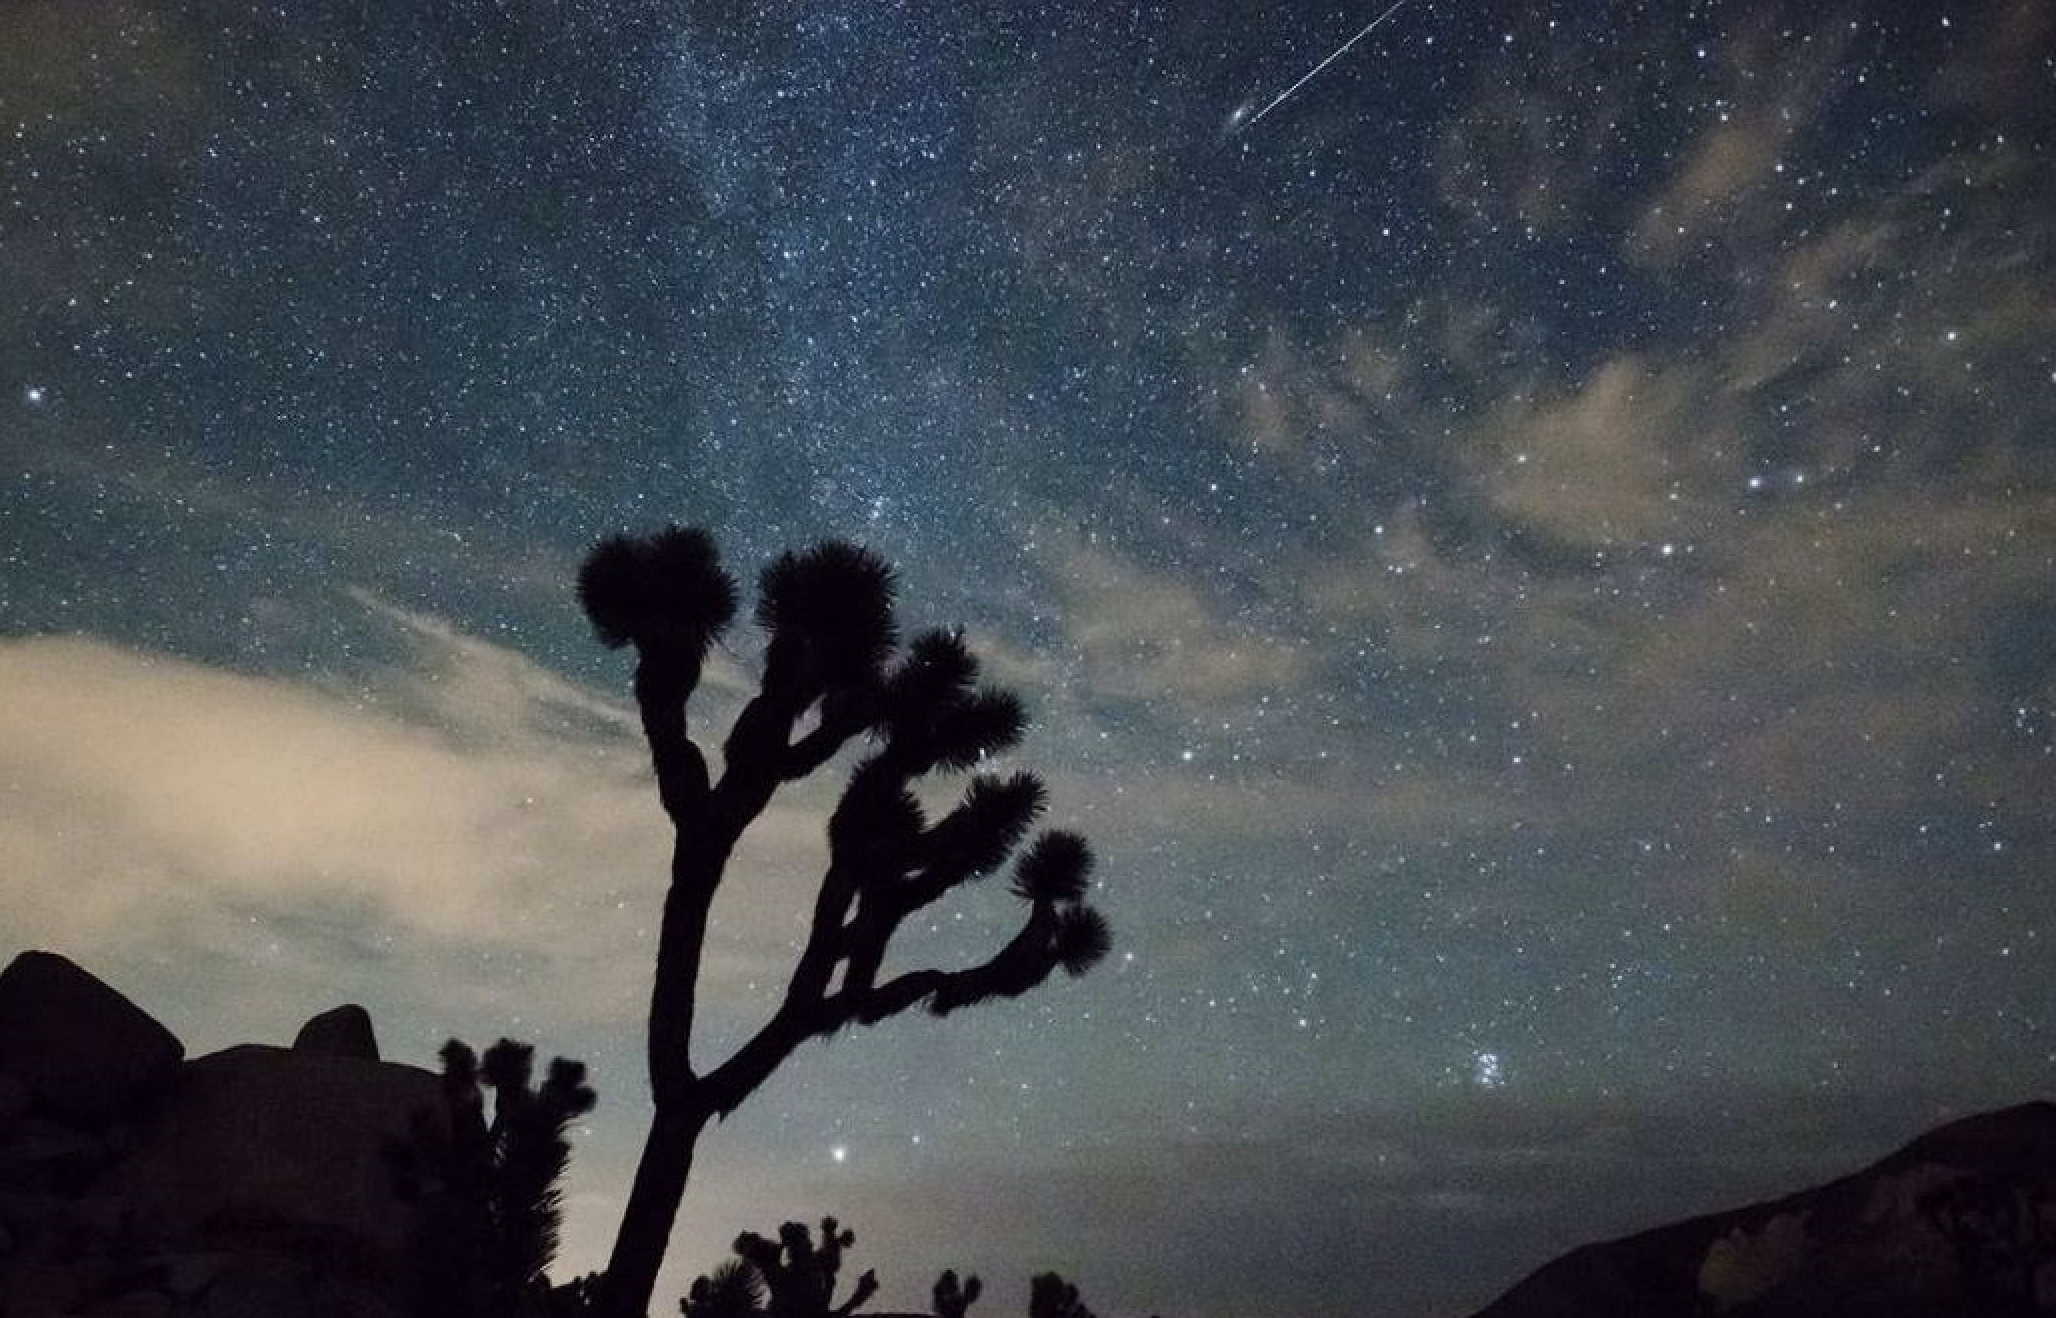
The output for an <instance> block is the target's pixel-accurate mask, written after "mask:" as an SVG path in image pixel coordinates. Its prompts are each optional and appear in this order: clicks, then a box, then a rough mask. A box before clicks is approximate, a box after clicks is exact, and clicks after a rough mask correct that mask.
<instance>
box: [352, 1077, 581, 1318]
mask: <svg viewBox="0 0 2056 1318" xmlns="http://www.w3.org/2000/svg"><path fill="white" fill-rule="evenodd" d="M442 1060H443V1096H444V1098H445V1100H446V1101H447V1103H448V1109H449V1110H448V1117H449V1120H448V1123H447V1125H446V1126H445V1125H443V1124H441V1123H438V1122H436V1121H434V1120H433V1119H431V1118H429V1116H428V1114H427V1113H422V1114H420V1115H419V1119H417V1121H416V1122H415V1124H414V1130H413V1136H412V1138H411V1139H410V1140H405V1141H400V1142H398V1143H396V1144H395V1145H394V1146H393V1147H391V1148H390V1149H388V1150H387V1153H388V1156H389V1158H390V1159H391V1163H392V1169H393V1172H394V1175H395V1177H396V1183H397V1188H398V1189H399V1191H400V1193H401V1195H402V1196H403V1197H405V1198H408V1199H411V1200H416V1201H421V1202H424V1203H425V1204H427V1206H428V1226H427V1229H426V1231H425V1233H424V1235H423V1237H422V1239H421V1241H420V1242H419V1243H420V1247H421V1251H422V1258H421V1259H420V1260H419V1262H420V1265H421V1268H420V1272H421V1276H420V1282H421V1286H422V1301H423V1306H422V1307H423V1308H424V1309H432V1310H433V1311H435V1312H437V1313H441V1314H446V1315H453V1316H460V1315H472V1314H477V1315H483V1314H495V1315H514V1314H530V1313H540V1312H542V1311H543V1309H544V1308H545V1307H546V1304H547V1300H546V1296H547V1293H548V1289H549V1283H548V1282H547V1280H545V1278H544V1276H543V1273H544V1271H545V1270H546V1269H547V1268H548V1267H549V1265H550V1261H551V1260H552V1259H553V1258H554V1257H555V1256H556V1253H557V1232H558V1228H559V1226H560V1224H561V1222H562V1218H563V1212H562V1192H561V1191H560V1189H559V1188H558V1184H557V1182H558V1179H559V1178H560V1177H562V1176H563V1174H564V1168H565V1166H566V1164H567V1163H568V1162H569V1161H570V1157H571V1144H570V1141H569V1140H568V1139H567V1138H566V1132H567V1129H568V1128H569V1127H570V1125H571V1123H572V1122H573V1121H576V1120H577V1119H578V1118H579V1117H581V1116H584V1115H585V1114H586V1113H588V1112H590V1111H592V1109H593V1102H594V1095H593V1091H592V1089H591V1087H589V1086H588V1085H587V1084H586V1083H585V1065H584V1064H583V1063H581V1062H573V1061H567V1060H565V1059H564V1058H562V1057H559V1058H555V1059H553V1060H552V1061H551V1062H550V1066H549V1070H548V1072H547V1073H546V1075H545V1077H544V1080H543V1082H542V1084H541V1085H540V1086H539V1087H538V1086H536V1085H535V1084H533V1083H532V1081H533V1074H534V1067H535V1049H533V1048H531V1047H529V1046H528V1045H527V1044H525V1043H517V1042H515V1041H514V1040H512V1039H502V1040H500V1041H499V1042H498V1043H496V1044H494V1045H493V1046H492V1047H490V1048H488V1049H486V1052H485V1060H484V1062H483V1064H481V1063H480V1061H479V1058H478V1055H477V1054H476V1053H474V1052H473V1051H472V1050H471V1048H470V1047H469V1046H468V1045H466V1044H464V1043H463V1042H461V1041H460V1040H457V1039H452V1040H450V1041H449V1042H448V1043H446V1044H444V1045H443V1048H442ZM486 1089H490V1090H492V1092H493V1111H492V1117H491V1120H490V1121H488V1120H487V1117H486V1113H485V1095H484V1090H486Z"/></svg>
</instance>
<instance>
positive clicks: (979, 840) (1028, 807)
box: [922, 773, 1048, 878]
mask: <svg viewBox="0 0 2056 1318" xmlns="http://www.w3.org/2000/svg"><path fill="white" fill-rule="evenodd" d="M1047 798H1048V793H1047V792H1046V791H1045V790H1044V788H1043V786H1042V780H1041V779H1039V778H1037V777H1036V776H1035V775H1034V774H1032V773H1016V774H1013V775H1011V776H1009V777H1006V778H998V777H994V776H993V775H991V774H979V775H978V776H977V777H976V778H973V779H972V780H971V785H970V787H969V788H967V789H966V790H965V792H964V799H963V801H962V802H961V803H960V804H959V805H958V806H957V808H956V809H954V810H952V811H950V813H949V814H947V815H945V816H943V817H942V818H941V819H940V820H938V821H936V824H935V826H934V827H933V828H931V829H929V830H928V833H927V835H926V837H925V838H924V839H923V856H922V859H923V860H924V861H925V863H926V865H927V867H928V868H929V869H931V870H936V871H940V872H943V873H947V874H949V875H950V876H951V877H952V878H955V877H965V878H970V877H976V876H978V875H982V874H990V873H991V872H992V871H993V870H995V869H998V868H999V866H1000V865H1001V864H1002V863H1003V862H1005V860H1006V858H1007V857H1008V856H1009V855H1011V854H1012V853H1013V850H1014V848H1015V847H1017V846H1019V845H1020V843H1021V839H1022V838H1024V837H1026V836H1027V835H1028V829H1029V826H1030V825H1032V824H1033V823H1034V822H1035V820H1036V818H1037V816H1039V815H1041V813H1042V810H1043V805H1044V802H1045V801H1046V800H1047Z"/></svg>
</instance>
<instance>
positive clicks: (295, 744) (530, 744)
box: [0, 600, 822, 1020]
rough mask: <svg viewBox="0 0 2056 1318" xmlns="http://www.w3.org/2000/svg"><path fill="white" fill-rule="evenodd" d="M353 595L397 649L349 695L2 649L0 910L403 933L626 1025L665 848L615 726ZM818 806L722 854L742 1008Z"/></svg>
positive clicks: (61, 933) (216, 929) (87, 654)
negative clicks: (729, 860) (505, 969)
mask: <svg viewBox="0 0 2056 1318" xmlns="http://www.w3.org/2000/svg"><path fill="white" fill-rule="evenodd" d="M363 602H365V603H366V604H368V605H369V606H370V607H372V608H373V610H374V611H375V612H378V613H381V614H383V615H384V616H385V617H386V618H387V619H388V620H389V621H392V622H395V623H397V624H399V625H402V626H404V627H405V628H407V629H408V630H409V631H410V633H411V634H412V636H413V638H414V641H415V646H414V649H413V652H412V658H411V660H410V661H409V662H408V663H407V664H404V665H402V666H399V667H396V668H394V669H391V670H388V671H385V672H382V673H373V674H368V675H367V676H366V678H365V680H364V681H363V682H362V683H360V684H358V685H357V686H356V688H355V689H354V692H353V693H351V694H341V693H338V692H336V691H333V690H322V689H316V688H313V687H309V686H305V685H301V684H298V683H295V682H291V681H287V680H283V679H279V678H266V677H253V676H248V675H243V674H236V673H229V672H225V671H221V670H219V669H214V668H210V667H206V666H202V665H199V664H194V663H191V662H188V661H185V660H181V659H177V658H173V657H170V656H166V655H162V654H152V653H147V652H142V651H137V650H133V649H127V648H123V647H118V646H114V645H111V644H108V643H105V642H101V641H97V640H92V639H88V638H36V639H27V640H14V641H8V642H5V643H0V686H4V687H5V688H6V689H7V691H8V692H9V697H10V698H9V699H8V701H7V702H5V708H4V710H0V791H4V793H5V797H6V800H7V802H8V808H7V810H6V811H5V812H4V813H0V857H4V858H5V866H6V882H5V883H4V884H0V923H4V924H5V926H6V927H7V928H8V929H9V930H10V931H11V932H12V933H13V935H14V936H15V937H16V938H19V939H22V940H24V941H25V942H30V943H36V944H42V945H47V946H52V947H56V948H59V949H64V948H80V949H94V950H95V951H97V952H100V953H101V954H106V953H107V952H108V951H110V950H118V954H119V955H122V956H137V957H147V956H148V955H149V954H150V952H151V950H152V949H153V948H154V947H158V946H171V945H173V943H174V942H178V943H180V944H181V945H186V946H193V945H197V946H205V947H209V948H213V949H215V951H216V952H217V953H218V954H221V955H225V956H232V957H246V958H249V959H252V960H264V959H266V958H267V957H273V956H284V957H287V958H288V959H290V958H292V957H294V956H304V957H319V956H321V955H323V953H322V951H321V948H320V946H318V944H319V943H320V942H321V941H322V940H324V939H327V940H342V941H344V942H347V943H348V944H349V945H350V948H349V950H350V951H351V952H352V953H353V954H369V955H373V956H377V955H378V954H379V953H380V950H381V949H391V948H395V947H400V948H406V949H408V951H409V953H410V955H412V956H413V957H414V958H415V964H413V965H410V966H407V967H402V968H396V971H395V973H396V974H400V975H404V976H408V977H416V978H418V977H422V976H426V975H427V974H428V973H429V969H430V968H431V967H432V966H433V964H434V963H436V962H437V961H439V960H443V959H464V960H467V961H475V962H480V963H487V964H490V963H494V962H497V963H499V964H501V965H503V966H511V967H514V968H516V970H517V971H518V981H519V982H518V983H512V982H510V983H502V984H500V985H499V986H498V988H497V990H490V989H489V990H486V991H487V992H492V991H499V992H506V993H512V994H518V995H519V996H520V997H521V998H523V999H526V1000H529V1001H531V1002H547V1003H549V1004H552V1007H553V1009H554V1010H557V1011H559V1012H561V1013H563V1014H564V1015H566V1016H568V1017H570V1018H572V1019H574V1020H577V1019H585V1020H604V1019H617V1018H622V1017H633V1016H634V1015H635V1014H636V1013H637V1011H638V1010H639V1000H640V996H641V993H642V988H641V985H642V984H643V982H644V976H646V975H647V973H648V967H647V964H646V958H645V957H643V956H639V955H624V954H623V953H624V949H634V948H643V949H649V948H650V947H651V946H652V941H651V940H652V930H653V928H654V923H655V920H656V915H657V911H658V909H659V905H660V902H661V891H662V884H663V881H664V875H665V873H666V866H667V847H668V841H669V831H668V825H667V824H666V823H665V821H664V819H663V817H662V813H661V811H660V810H659V809H658V807H657V804H656V801H655V797H654V792H653V790H652V788H651V786H650V784H649V780H648V773H647V769H646V766H645V760H644V752H643V750H642V746H641V741H640V734H639V733H637V732H635V731H634V728H633V715H632V714H631V713H630V712H629V711H628V710H626V709H624V708H621V707H619V706H616V705H613V704H610V703H609V702H607V701H605V700H603V699H600V698H598V697H595V696H593V695H592V694H590V693H588V692H585V691H582V690H580V689H579V688H577V687H576V686H574V685H572V684H570V683H567V682H565V681H564V680H563V679H561V678H559V677H557V676H555V675H554V674H551V673H549V672H548V671H546V670H544V669H542V668H540V667H538V666H536V665H534V664H533V663H531V662H530V661H528V660H526V659H524V658H521V657H519V656H518V655H516V654H514V653H513V652H511V651H508V650H505V649H502V648H500V647H497V646H493V645H490V644H488V643H485V642H483V641H479V640H477V639H475V638H471V637H467V636H464V635H462V634H461V633H459V632H457V631H455V630H453V629H451V628H449V627H448V626H446V625H445V624H442V623H440V622H438V621H436V620H434V619H432V618H427V617H424V616H420V615H415V614H409V613H405V612H402V611H399V610H395V609H392V608H390V607H389V606H385V605H382V604H378V603H377V602H376V601H371V600H365V601H363ZM821 818H822V816H821V814H820V812H819V805H818V802H814V801H811V800H802V801H800V802H798V803H797V804H794V805H791V806H780V807H776V808H774V809H773V810H772V811H770V812H768V813H767V815H766V817H765V818H764V819H763V820H762V821H760V824H759V827H758V828H757V829H756V830H753V832H752V834H751V836H750V840H749V842H748V845H747V846H746V848H745V851H744V852H743V854H742V855H741V857H740V858H739V860H738V865H737V878H736V880H735V882H734V888H735V893H736V895H735V896H734V897H733V898H732V899H730V898H728V897H726V896H725V897H724V902H723V905H722V906H721V907H720V908H719V911H718V914H719V915H720V917H721V918H722V920H723V928H722V939H721V945H720V947H719V948H717V949H716V955H715V956H714V958H713V960H712V961H711V962H710V969H711V971H712V973H713V974H714V975H715V976H716V977H717V978H718V979H719V980H720V981H721V982H722V983H723V984H726V985H729V986H731V987H733V988H734V989H735V990H736V996H737V997H739V998H741V999H743V1000H744V1001H745V1002H747V1001H748V1000H749V999H750V998H751V997H752V996H753V993H752V989H753V988H754V989H755V990H757V991H759V992H761V991H766V990H769V989H771V988H773V987H775V976H776V975H777V974H778V973H779V967H780V966H781V965H782V962H783V952H784V949H785V948H786V947H787V946H788V945H789V944H790V941H791V939H792V938H793V936H794V926H793V924H792V921H793V919H795V918H796V915H795V913H796V912H799V911H802V910H803V909H804V907H803V906H802V905H801V903H800V901H799V897H800V896H801V895H803V892H804V889H803V888H802V887H800V886H798V885H803V884H804V883H805V882H806V881H807V880H808V879H809V878H810V877H811V876H812V875H813V874H814V873H816V872H817V871H818V868H819V861H820V849H821V843H820V840H819V839H820V828H821ZM745 890H746V891H745ZM786 898H792V899H793V900H792V902H791V903H790V904H788V903H787V901H786V900H785V899H786ZM172 930H176V931H177V933H178V938H177V939H176V940H173V939H171V938H170V937H169V933H170V931H172ZM484 978H486V979H487V980H488V981H490V980H491V979H492V976H491V975H490V974H487V975H486V976H484Z"/></svg>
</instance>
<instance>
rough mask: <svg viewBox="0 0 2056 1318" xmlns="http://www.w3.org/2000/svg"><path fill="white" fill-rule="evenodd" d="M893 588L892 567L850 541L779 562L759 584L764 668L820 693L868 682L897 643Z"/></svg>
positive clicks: (829, 542) (818, 547)
mask: <svg viewBox="0 0 2056 1318" xmlns="http://www.w3.org/2000/svg"><path fill="white" fill-rule="evenodd" d="M893 589H894V580H893V572H892V567H891V565H890V564H888V563H887V562H886V561H885V560H884V559H883V558H880V557H879V556H878V555H877V554H874V553H872V552H871V551H870V550H868V549H864V548H861V547H860V546H857V545H852V544H849V543H847V542H845V541H841V540H825V541H823V542H822V543H820V544H818V545H815V546H814V547H813V548H811V549H806V550H802V551H798V552H787V553H784V554H781V555H779V557H778V558H777V560H776V561H774V562H773V563H772V564H771V566H769V567H767V568H765V569H764V573H763V576H762V578H761V579H760V581H759V583H758V593H757V623H758V625H759V626H761V627H763V628H764V629H765V630H766V631H768V632H769V633H770V634H771V651H770V654H769V655H768V656H767V658H766V664H767V666H768V667H769V668H771V669H772V670H774V672H776V674H777V675H778V676H779V677H781V678H783V677H785V676H786V674H787V672H789V673H790V674H791V677H790V680H793V681H796V682H800V683H803V684H805V685H806V686H807V687H809V688H812V689H815V690H819V689H832V688H835V687H840V686H848V685H854V684H860V683H863V682H865V681H867V680H868V679H870V678H871V677H872V676H873V675H875V674H876V673H877V672H878V670H879V668H880V667H881V666H882V665H883V664H884V663H885V661H886V659H888V658H889V657H890V656H891V654H892V649H893V646H894V644H895V643H896V642H897V641H898V639H899V629H898V624H897V623H896V622H895V621H894V620H893V614H892V597H893ZM771 675H772V674H767V676H771Z"/></svg>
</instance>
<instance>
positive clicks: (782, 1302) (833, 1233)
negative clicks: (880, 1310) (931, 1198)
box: [679, 1217, 878, 1318]
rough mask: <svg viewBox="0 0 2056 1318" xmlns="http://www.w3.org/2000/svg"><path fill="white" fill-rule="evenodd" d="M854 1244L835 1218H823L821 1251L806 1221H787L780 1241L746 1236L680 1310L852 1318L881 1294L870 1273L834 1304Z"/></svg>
mask: <svg viewBox="0 0 2056 1318" xmlns="http://www.w3.org/2000/svg"><path fill="white" fill-rule="evenodd" d="M856 1239H857V1236H856V1233H855V1232H853V1231H850V1230H847V1229H844V1228H842V1227H841V1226H840V1225H839V1224H838V1223H837V1222H836V1220H835V1219H834V1218H832V1217H824V1218H822V1219H821V1243H820V1245H819V1246H816V1245H815V1244H814V1237H813V1233H812V1232H810V1231H808V1230H807V1227H806V1224H805V1223H803V1222H787V1223H786V1224H785V1225H784V1226H782V1227H780V1228H778V1239H776V1240H768V1239H766V1238H765V1237H763V1236H760V1235H758V1234H756V1233H755V1232H754V1231H745V1232H744V1233H743V1234H742V1235H740V1236H737V1237H736V1239H735V1258H733V1259H731V1260H730V1261H729V1262H727V1263H725V1264H723V1265H722V1266H721V1267H719V1268H716V1269H715V1270H714V1274H713V1275H712V1276H711V1277H700V1278H698V1279H696V1280H695V1281H694V1282H693V1284H692V1289H691V1290H690V1291H689V1292H688V1293H687V1294H686V1297H685V1299H684V1300H683V1301H681V1302H680V1304H679V1308H680V1309H681V1310H682V1311H683V1312H684V1314H685V1318H852V1315H854V1314H855V1313H856V1311H857V1310H858V1309H860V1308H862V1307H863V1306H864V1303H865V1302H866V1301H868V1300H869V1299H870V1298H871V1297H872V1296H873V1295H876V1294H877V1293H878V1277H877V1275H876V1274H875V1273H872V1272H869V1271H867V1272H865V1273H864V1275H863V1276H861V1277H859V1278H857V1284H856V1287H855V1289H853V1290H852V1291H851V1292H850V1295H849V1298H848V1299H846V1300H844V1301H843V1302H842V1303H841V1304H837V1303H835V1279H836V1276H837V1275H838V1274H839V1273H840V1272H841V1271H842V1254H843V1251H844V1250H846V1249H848V1248H849V1247H850V1246H851V1245H853V1244H855V1243H856Z"/></svg>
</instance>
